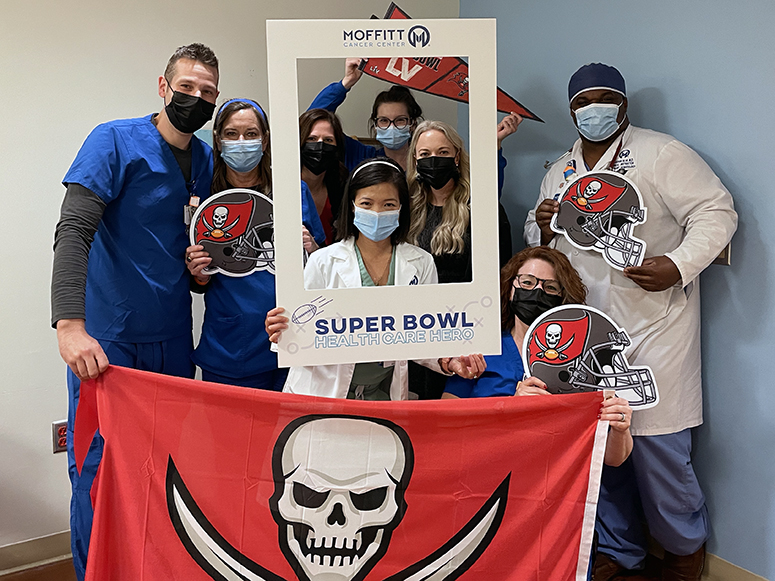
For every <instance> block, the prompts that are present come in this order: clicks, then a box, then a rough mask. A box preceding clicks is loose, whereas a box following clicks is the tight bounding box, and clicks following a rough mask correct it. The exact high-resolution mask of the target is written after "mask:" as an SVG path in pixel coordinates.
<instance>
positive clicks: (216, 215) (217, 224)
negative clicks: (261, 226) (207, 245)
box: [202, 206, 239, 239]
mask: <svg viewBox="0 0 775 581" xmlns="http://www.w3.org/2000/svg"><path fill="white" fill-rule="evenodd" d="M228 219H229V208H227V207H226V206H218V207H217V208H215V209H214V210H213V225H212V226H211V225H210V223H209V222H208V221H207V217H206V216H202V223H203V224H204V225H205V228H207V232H205V233H204V236H208V237H212V238H215V239H218V238H231V234H229V230H231V229H232V228H234V227H235V226H236V225H237V223H238V222H239V216H237V218H236V219H235V220H234V221H233V222H232V223H231V224H229V225H226V221H227V220H228Z"/></svg>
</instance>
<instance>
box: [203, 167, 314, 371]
mask: <svg viewBox="0 0 775 581" xmlns="http://www.w3.org/2000/svg"><path fill="white" fill-rule="evenodd" d="M301 196H302V197H301V213H302V214H301V215H302V221H303V223H304V225H305V226H306V227H307V229H308V230H309V231H310V234H312V236H313V238H315V241H316V242H317V243H318V244H320V245H323V244H324V243H325V240H326V235H325V232H324V231H323V224H322V223H321V222H320V218H319V217H318V213H317V210H316V209H315V202H314V201H313V200H312V195H311V194H310V191H309V188H308V187H307V184H306V183H304V182H301ZM276 304H277V301H276V298H275V278H274V275H273V274H272V273H270V272H269V271H266V270H262V271H257V272H254V273H252V274H250V275H248V276H244V277H230V276H226V275H224V274H216V275H214V276H213V277H212V278H211V279H210V283H209V284H208V286H207V291H206V292H205V317H204V322H203V324H202V336H201V339H200V340H199V345H198V346H197V348H196V350H195V351H194V354H193V355H192V357H191V358H192V359H193V361H194V363H196V364H197V365H198V366H199V367H201V368H202V369H206V370H208V371H210V372H212V373H216V374H218V375H222V376H224V377H229V378H232V379H237V378H241V377H248V376H252V375H257V374H259V373H264V372H267V371H271V370H274V369H277V354H276V353H274V352H272V351H270V349H269V346H270V343H269V336H268V335H267V333H266V330H265V328H264V321H265V319H266V313H267V312H268V311H269V310H271V309H273V308H274V307H275V305H276Z"/></svg>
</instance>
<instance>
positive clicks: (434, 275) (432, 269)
mask: <svg viewBox="0 0 775 581" xmlns="http://www.w3.org/2000/svg"><path fill="white" fill-rule="evenodd" d="M422 262H423V263H422V267H421V268H422V272H421V273H420V284H439V273H438V272H436V263H435V262H434V260H433V258H431V259H430V260H423V261H422Z"/></svg>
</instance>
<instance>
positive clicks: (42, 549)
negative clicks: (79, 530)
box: [0, 531, 70, 576]
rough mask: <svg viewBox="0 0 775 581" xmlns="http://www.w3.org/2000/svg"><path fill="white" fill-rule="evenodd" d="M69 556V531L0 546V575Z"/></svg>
mask: <svg viewBox="0 0 775 581" xmlns="http://www.w3.org/2000/svg"><path fill="white" fill-rule="evenodd" d="M69 558H70V531H62V532H61V533H54V534H53V535H46V536H44V537H38V538H37V539H30V540H28V541H21V542H20V543H13V544H11V545H5V546H3V547H0V576H2V575H9V574H11V573H16V572H17V571H23V570H24V569H29V568H32V567H38V566H40V565H47V564H50V563H55V562H57V561H61V560H64V559H69Z"/></svg>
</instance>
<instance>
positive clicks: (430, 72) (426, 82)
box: [361, 3, 543, 122]
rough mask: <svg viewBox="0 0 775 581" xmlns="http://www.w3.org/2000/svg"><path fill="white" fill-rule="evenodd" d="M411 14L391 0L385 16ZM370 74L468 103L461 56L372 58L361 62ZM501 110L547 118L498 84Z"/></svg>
mask: <svg viewBox="0 0 775 581" xmlns="http://www.w3.org/2000/svg"><path fill="white" fill-rule="evenodd" d="M409 18H411V17H410V16H409V15H408V14H407V13H406V12H404V11H403V10H401V8H399V7H398V6H397V5H396V4H394V3H391V4H390V7H389V8H388V11H387V14H385V19H387V20H390V19H394V20H395V19H399V20H406V19H409ZM361 69H362V70H363V72H364V73H366V74H367V75H369V76H371V77H374V78H377V79H381V80H383V81H388V82H389V83H394V84H396V85H403V86H405V87H409V88H410V89H415V90H417V91H422V92H423V93H430V94H431V95H437V96H439V97H445V98H447V99H452V100H454V101H459V102H461V103H468V64H467V63H466V62H465V61H464V60H463V59H461V58H459V57H417V58H411V57H392V58H370V59H368V60H367V61H364V62H363V63H361ZM497 106H498V111H501V112H502V113H518V114H519V115H521V116H522V117H524V118H525V119H532V120H534V121H541V122H543V121H542V120H541V119H540V118H539V117H538V116H537V115H536V114H535V113H533V112H532V111H530V110H529V109H528V108H527V107H525V106H524V105H522V104H521V103H519V102H518V101H517V100H516V99H514V97H512V96H511V95H509V94H508V93H507V92H506V91H504V90H503V89H501V88H500V87H498V94H497Z"/></svg>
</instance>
